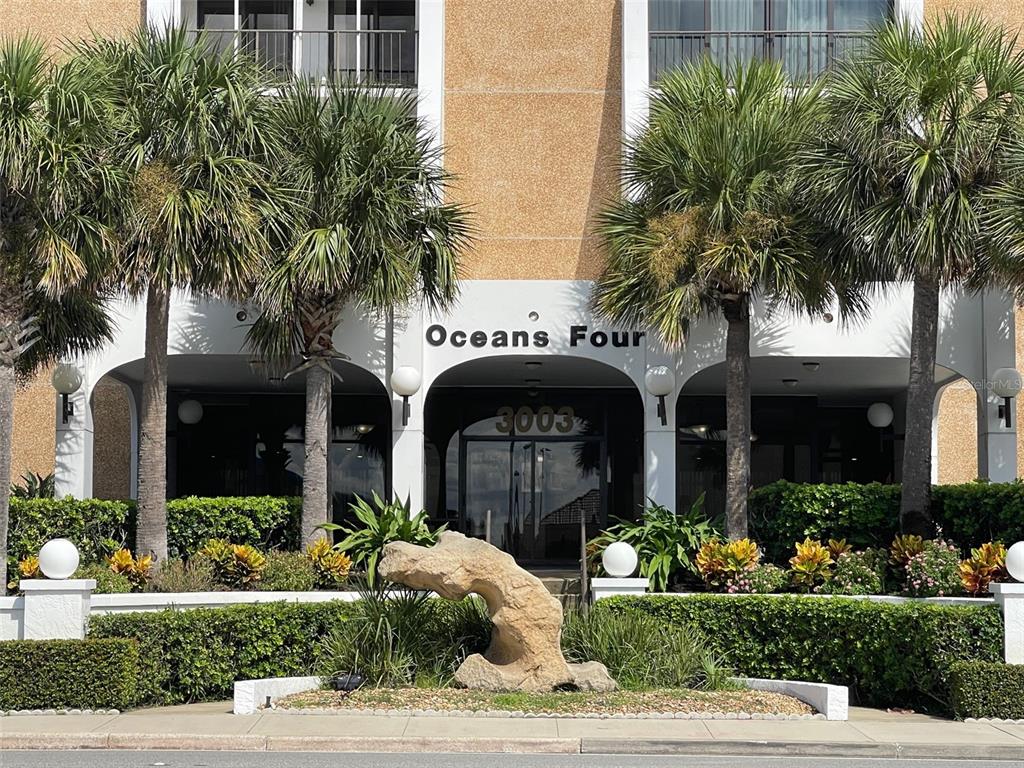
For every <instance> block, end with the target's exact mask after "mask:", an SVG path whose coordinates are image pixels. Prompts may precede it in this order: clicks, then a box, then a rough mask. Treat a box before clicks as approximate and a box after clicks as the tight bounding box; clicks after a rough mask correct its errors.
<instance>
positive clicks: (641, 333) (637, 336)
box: [633, 331, 645, 347]
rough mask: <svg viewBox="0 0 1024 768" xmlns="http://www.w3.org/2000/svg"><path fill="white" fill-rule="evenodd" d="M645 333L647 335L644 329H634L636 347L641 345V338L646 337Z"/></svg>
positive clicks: (634, 344)
mask: <svg viewBox="0 0 1024 768" xmlns="http://www.w3.org/2000/svg"><path fill="white" fill-rule="evenodd" d="M644 335H645V333H644V331H633V346H634V347H639V346H640V339H642V338H643V337H644Z"/></svg>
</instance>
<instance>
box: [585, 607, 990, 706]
mask: <svg viewBox="0 0 1024 768" xmlns="http://www.w3.org/2000/svg"><path fill="white" fill-rule="evenodd" d="M596 610H611V611H642V612H645V613H649V614H651V615H653V616H656V617H658V618H661V619H663V620H665V621H668V622H671V623H672V624H678V625H692V626H694V627H696V628H697V629H699V630H700V631H701V632H703V634H704V635H705V636H706V638H707V640H708V642H709V643H710V644H711V645H712V646H713V647H714V648H715V649H716V650H717V651H718V652H719V653H721V654H722V656H723V657H724V659H725V662H726V663H727V664H730V665H731V666H733V667H734V668H735V669H736V671H737V672H738V673H739V674H741V675H745V676H749V677H767V678H776V679H784V680H807V681H810V682H819V683H834V684H837V685H847V686H850V693H851V697H852V698H853V699H854V700H856V701H859V702H861V703H863V704H866V705H869V706H876V707H912V708H914V709H917V710H919V711H932V712H941V713H949V712H952V705H951V701H950V682H949V677H950V667H951V665H952V664H953V662H955V661H962V660H979V661H998V660H1001V658H1002V647H1003V624H1002V615H1001V614H1000V612H999V609H998V608H997V607H995V606H993V605H983V606H977V607H975V606H942V605H933V604H927V603H919V602H913V603H899V604H891V603H880V602H874V601H870V600H858V599H851V598H844V597H829V598H820V597H799V596H795V595H794V596H783V597H766V596H758V595H751V596H742V597H733V596H728V595H698V596H693V597H682V596H680V597H674V596H671V595H668V596H650V597H616V598H611V599H608V600H603V601H601V603H599V604H598V608H597V609H596Z"/></svg>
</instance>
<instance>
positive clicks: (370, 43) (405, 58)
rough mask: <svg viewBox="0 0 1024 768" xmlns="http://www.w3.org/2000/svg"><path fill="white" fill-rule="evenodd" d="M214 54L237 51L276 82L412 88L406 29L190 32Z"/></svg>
mask: <svg viewBox="0 0 1024 768" xmlns="http://www.w3.org/2000/svg"><path fill="white" fill-rule="evenodd" d="M193 32H194V34H196V35H199V34H202V35H203V37H204V39H205V40H206V41H207V44H208V45H209V46H210V48H211V49H213V50H215V51H224V50H228V49H231V48H236V49H237V50H238V51H239V52H241V53H242V54H243V55H245V56H250V57H252V58H253V59H254V60H255V61H256V62H257V64H259V65H260V66H261V67H264V68H266V69H267V70H269V71H270V72H272V73H274V74H275V75H276V76H278V77H281V78H291V77H295V76H305V77H312V78H314V79H328V78H330V79H338V80H345V81H346V82H359V83H366V84H372V85H384V86H392V87H396V88H415V87H416V53H417V51H416V48H417V36H416V33H415V32H411V31H409V30H391V29H372V30H371V29H364V30H358V31H357V30H338V29H332V30H309V29H304V30H297V29H242V30H230V29H229V30H219V29H202V30H193Z"/></svg>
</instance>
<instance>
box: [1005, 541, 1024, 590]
mask: <svg viewBox="0 0 1024 768" xmlns="http://www.w3.org/2000/svg"><path fill="white" fill-rule="evenodd" d="M1006 570H1007V571H1009V573H1010V575H1011V576H1012V577H1013V578H1015V579H1016V580H1017V581H1024V541H1018V542H1017V543H1016V544H1014V545H1013V546H1012V547H1010V548H1009V549H1008V550H1006Z"/></svg>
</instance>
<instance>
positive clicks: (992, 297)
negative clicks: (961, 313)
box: [974, 291, 1017, 482]
mask: <svg viewBox="0 0 1024 768" xmlns="http://www.w3.org/2000/svg"><path fill="white" fill-rule="evenodd" d="M981 303H982V309H981V311H982V324H981V339H979V343H980V345H981V360H982V368H981V370H982V372H983V376H984V378H983V380H982V381H980V382H974V387H975V389H976V390H977V391H978V476H979V477H987V478H988V479H990V480H992V481H994V482H1009V481H1011V480H1014V479H1016V477H1017V421H1016V413H1014V411H1015V409H1014V406H1013V401H1012V400H1011V401H1010V412H1011V426H1009V427H1007V426H1005V425H1004V420H1003V419H1001V418H1000V417H999V406H1000V405H1001V404H1002V402H1003V399H1002V398H1001V397H997V396H996V395H995V394H994V393H993V392H992V387H991V381H992V377H993V374H994V373H995V372H996V371H997V370H998V369H1000V368H1014V367H1016V349H1015V339H1014V318H1013V298H1012V297H1011V296H1009V295H1007V294H1005V293H1003V292H999V291H990V292H985V293H984V294H982V295H981Z"/></svg>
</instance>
